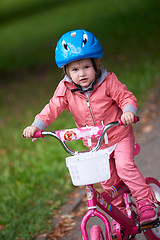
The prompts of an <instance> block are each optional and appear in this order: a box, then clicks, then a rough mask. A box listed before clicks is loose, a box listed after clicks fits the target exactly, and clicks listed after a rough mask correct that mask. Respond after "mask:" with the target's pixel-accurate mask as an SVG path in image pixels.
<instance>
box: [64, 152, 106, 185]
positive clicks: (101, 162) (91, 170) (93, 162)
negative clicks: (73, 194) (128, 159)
mask: <svg viewBox="0 0 160 240" xmlns="http://www.w3.org/2000/svg"><path fill="white" fill-rule="evenodd" d="M66 165H67V167H68V169H69V173H70V175H71V179H72V182H73V185H74V186H82V185H89V184H94V183H98V182H102V181H105V180H108V179H109V178H110V168H109V155H108V151H107V149H103V150H99V151H97V152H86V153H78V154H77V155H75V156H72V157H67V158H66Z"/></svg>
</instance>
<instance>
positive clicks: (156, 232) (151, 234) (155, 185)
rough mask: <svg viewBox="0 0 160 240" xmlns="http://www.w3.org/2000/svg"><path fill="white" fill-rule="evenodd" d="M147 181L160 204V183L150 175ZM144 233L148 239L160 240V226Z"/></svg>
mask: <svg viewBox="0 0 160 240" xmlns="http://www.w3.org/2000/svg"><path fill="white" fill-rule="evenodd" d="M146 183H147V184H149V185H150V186H151V187H152V189H153V191H154V194H155V197H156V199H157V200H158V202H159V204H160V183H159V182H158V181H157V180H156V179H155V178H150V177H149V178H146ZM143 233H144V235H145V237H146V239H148V240H151V239H154V240H160V226H159V227H157V228H152V229H149V230H147V231H146V232H143Z"/></svg>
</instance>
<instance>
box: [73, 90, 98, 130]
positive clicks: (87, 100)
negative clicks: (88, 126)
mask: <svg viewBox="0 0 160 240" xmlns="http://www.w3.org/2000/svg"><path fill="white" fill-rule="evenodd" d="M75 94H77V95H79V96H80V97H82V98H84V99H85V100H86V102H87V106H88V108H89V111H90V114H91V117H92V120H93V123H94V125H95V126H96V122H95V120H94V117H93V113H92V109H91V105H90V102H89V99H88V98H85V97H84V96H83V95H81V94H79V93H75Z"/></svg>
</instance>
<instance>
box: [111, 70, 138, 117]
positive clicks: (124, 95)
mask: <svg viewBox="0 0 160 240" xmlns="http://www.w3.org/2000/svg"><path fill="white" fill-rule="evenodd" d="M107 94H108V95H109V96H110V97H111V98H112V99H113V100H114V101H115V102H116V103H117V105H118V106H119V107H120V108H121V109H122V111H123V112H127V111H131V112H133V113H134V114H135V115H136V114H137V111H138V103H137V99H136V97H135V96H134V95H133V93H132V92H130V91H129V90H128V89H127V87H126V85H125V84H123V83H121V82H120V81H119V80H118V78H117V77H116V75H115V74H114V73H110V74H109V76H108V81H107Z"/></svg>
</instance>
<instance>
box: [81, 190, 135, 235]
mask: <svg viewBox="0 0 160 240" xmlns="http://www.w3.org/2000/svg"><path fill="white" fill-rule="evenodd" d="M86 193H87V200H88V209H89V210H88V212H87V213H86V214H85V216H84V217H83V219H82V222H81V233H82V238H83V239H84V240H89V238H88V233H87V230H86V224H87V222H88V220H89V219H90V218H91V217H94V216H96V217H98V218H100V219H101V220H102V221H103V223H104V226H105V234H106V237H107V239H108V240H112V237H111V227H110V222H109V220H108V218H107V217H106V216H105V215H104V214H103V213H101V212H99V211H98V210H97V209H96V208H97V206H99V207H100V208H101V209H102V210H104V212H106V213H107V214H108V215H109V216H111V217H112V218H114V219H115V220H117V221H118V222H120V221H121V219H123V225H125V226H126V227H127V229H129V233H130V235H134V234H137V233H139V229H138V228H137V226H136V224H135V223H134V222H133V221H132V219H131V218H132V217H131V218H128V217H127V216H125V215H124V214H123V213H122V212H121V211H120V210H118V209H117V208H116V207H115V206H114V205H112V204H111V202H112V200H113V199H114V198H112V197H110V196H109V195H108V194H107V193H105V196H104V197H103V193H102V194H100V193H98V192H97V191H96V190H95V189H94V188H93V185H87V186H86Z"/></svg>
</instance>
